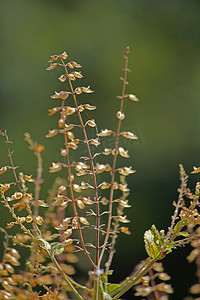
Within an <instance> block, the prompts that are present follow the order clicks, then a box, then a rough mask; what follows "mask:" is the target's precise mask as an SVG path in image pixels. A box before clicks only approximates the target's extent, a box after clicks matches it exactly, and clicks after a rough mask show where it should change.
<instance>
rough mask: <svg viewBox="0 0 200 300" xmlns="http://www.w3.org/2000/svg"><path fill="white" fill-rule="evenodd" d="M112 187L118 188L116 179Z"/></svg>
mask: <svg viewBox="0 0 200 300" xmlns="http://www.w3.org/2000/svg"><path fill="white" fill-rule="evenodd" d="M113 189H114V190H117V189H118V183H117V182H116V181H114V182H113Z"/></svg>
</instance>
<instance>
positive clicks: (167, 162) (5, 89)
mask: <svg viewBox="0 0 200 300" xmlns="http://www.w3.org/2000/svg"><path fill="white" fill-rule="evenodd" d="M127 45H129V46H130V47H131V53H130V56H129V68H130V69H131V70H132V72H131V73H130V74H129V82H130V84H129V86H128V91H129V92H130V93H133V94H136V95H137V96H138V97H139V98H140V100H141V101H140V102H138V103H133V102H131V101H129V102H127V104H126V119H125V121H124V123H123V126H124V129H129V130H132V131H134V132H135V134H137V135H138V136H139V141H138V142H133V143H130V144H128V145H126V146H128V147H129V153H130V154H131V157H132V158H131V161H129V163H130V164H132V165H133V168H134V169H137V173H136V174H134V175H132V177H131V176H129V179H128V180H129V185H130V187H131V189H132V191H131V194H130V197H129V202H130V203H131V204H132V207H131V209H129V212H128V216H129V218H130V219H131V220H132V223H131V225H130V229H131V231H132V235H131V236H120V238H119V240H118V245H117V247H118V248H117V249H118V250H117V253H116V256H115V259H114V262H113V268H114V269H116V271H115V272H114V278H113V279H114V280H116V281H120V280H122V279H123V278H124V276H128V275H129V274H130V272H132V270H133V269H134V266H135V265H136V264H137V263H138V262H139V261H140V260H141V259H143V258H144V257H146V254H145V250H144V245H143V233H144V231H145V230H147V229H149V228H150V226H151V225H152V224H156V226H157V227H158V228H159V229H165V230H166V229H167V227H168V226H169V224H170V221H171V220H170V215H171V213H172V211H173V206H172V201H174V200H176V199H177V188H178V185H179V163H182V164H183V165H184V167H185V169H186V172H188V173H189V172H190V171H191V170H192V167H193V165H194V166H199V164H200V156H199V148H200V138H199V136H200V133H199V132H200V120H199V112H200V1H199V0H190V1H187V0H168V1H164V0H140V1H137V0H101V1H95V0H73V1H68V0H54V1H53V0H43V1H39V0H18V1H15V0H0V129H1V130H5V129H6V130H7V132H8V134H9V137H10V139H11V140H12V141H13V142H14V149H15V153H14V161H15V164H16V165H18V166H20V168H19V170H24V172H25V173H27V174H29V173H31V172H32V170H33V169H34V167H35V160H34V157H33V156H32V153H31V152H30V150H28V147H27V145H26V143H25V142H24V137H23V135H24V132H26V131H28V132H30V133H31V134H32V136H33V138H34V139H35V140H37V141H38V142H39V143H42V144H45V146H46V148H47V150H46V154H45V158H44V165H45V171H44V172H45V175H47V174H48V167H49V165H50V162H51V161H52V160H53V161H57V160H58V159H59V151H58V149H57V143H56V142H55V141H53V139H52V140H51V141H50V140H47V139H46V138H45V134H46V133H47V131H48V129H51V128H54V121H55V119H52V118H49V117H48V116H47V110H48V109H49V108H51V107H52V106H53V103H52V100H50V98H49V96H50V95H52V94H53V93H54V91H55V90H59V89H60V84H59V82H58V81H57V77H58V75H59V73H58V72H57V71H55V72H46V71H45V69H46V67H47V66H48V63H47V61H48V59H49V56H50V55H52V54H58V53H61V52H62V51H64V50H65V51H66V52H67V53H68V54H69V57H70V58H71V59H73V60H76V61H78V62H79V63H81V65H82V66H83V69H82V72H83V74H84V76H85V77H84V79H83V81H81V85H86V86H87V85H91V88H92V89H93V90H95V93H94V94H92V95H88V96H87V95H86V97H85V102H86V103H91V104H94V105H96V106H97V108H98V109H97V111H96V112H95V113H94V114H93V112H91V116H92V117H94V118H95V119H96V121H97V123H98V127H99V128H112V126H114V125H115V121H114V120H115V118H114V115H115V113H116V111H117V109H118V104H119V103H118V100H117V99H116V96H117V95H119V94H120V92H121V81H120V80H119V78H120V76H121V75H122V73H121V68H122V67H123V53H124V48H125V46H127ZM111 116H113V117H111ZM6 153H7V152H6V147H5V145H4V143H3V140H2V143H1V144H0V166H1V165H4V164H5V161H6V159H7V154H6ZM7 163H8V160H7ZM199 179H200V178H199V176H198V175H196V176H195V178H194V180H199ZM194 180H193V178H191V180H190V185H191V187H192V188H193V187H194ZM51 183H52V179H51V177H48V180H47V181H46V182H45V183H44V184H43V192H42V196H43V197H44V198H45V195H46V194H47V190H48V188H50V186H51ZM0 214H1V215H0V218H1V223H2V224H6V222H7V216H6V214H7V212H6V211H5V210H4V209H3V208H1V210H0ZM189 250H190V249H189V247H186V249H185V250H184V251H182V250H181V251H180V250H179V249H178V250H176V251H174V253H173V254H171V255H169V256H168V257H167V258H166V260H165V262H164V265H165V268H166V271H167V272H168V273H169V274H170V275H171V277H172V279H173V287H174V289H175V294H174V295H173V296H172V297H171V299H183V297H184V296H186V295H187V289H188V288H189V286H190V284H191V282H192V281H193V279H194V277H193V276H194V275H190V271H194V266H189V265H188V263H187V262H186V260H185V256H187V253H188V252H189ZM188 274H189V275H188ZM125 298H126V299H134V296H133V292H131V293H129V295H128V294H127V296H126V297H125ZM125 298H124V299H125ZM137 299H138V298H137Z"/></svg>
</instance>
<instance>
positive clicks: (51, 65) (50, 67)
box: [46, 63, 58, 71]
mask: <svg viewBox="0 0 200 300" xmlns="http://www.w3.org/2000/svg"><path fill="white" fill-rule="evenodd" d="M57 65H58V64H57V63H53V64H50V66H49V67H48V68H46V70H47V71H51V70H53V69H55V68H56V67H57Z"/></svg>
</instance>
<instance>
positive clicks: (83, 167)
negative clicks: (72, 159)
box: [75, 161, 90, 172]
mask: <svg viewBox="0 0 200 300" xmlns="http://www.w3.org/2000/svg"><path fill="white" fill-rule="evenodd" d="M89 167H90V166H89V165H87V164H86V163H83V162H81V161H79V162H77V163H76V164H75V170H76V171H77V172H80V171H82V170H86V169H89Z"/></svg>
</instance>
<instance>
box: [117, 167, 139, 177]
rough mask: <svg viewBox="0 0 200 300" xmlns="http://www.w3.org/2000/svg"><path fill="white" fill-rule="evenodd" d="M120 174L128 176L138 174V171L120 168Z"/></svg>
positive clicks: (130, 168)
mask: <svg viewBox="0 0 200 300" xmlns="http://www.w3.org/2000/svg"><path fill="white" fill-rule="evenodd" d="M118 172H119V174H121V175H124V176H128V175H129V174H133V173H135V172H136V170H132V167H131V166H130V167H124V168H119V169H118Z"/></svg>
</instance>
